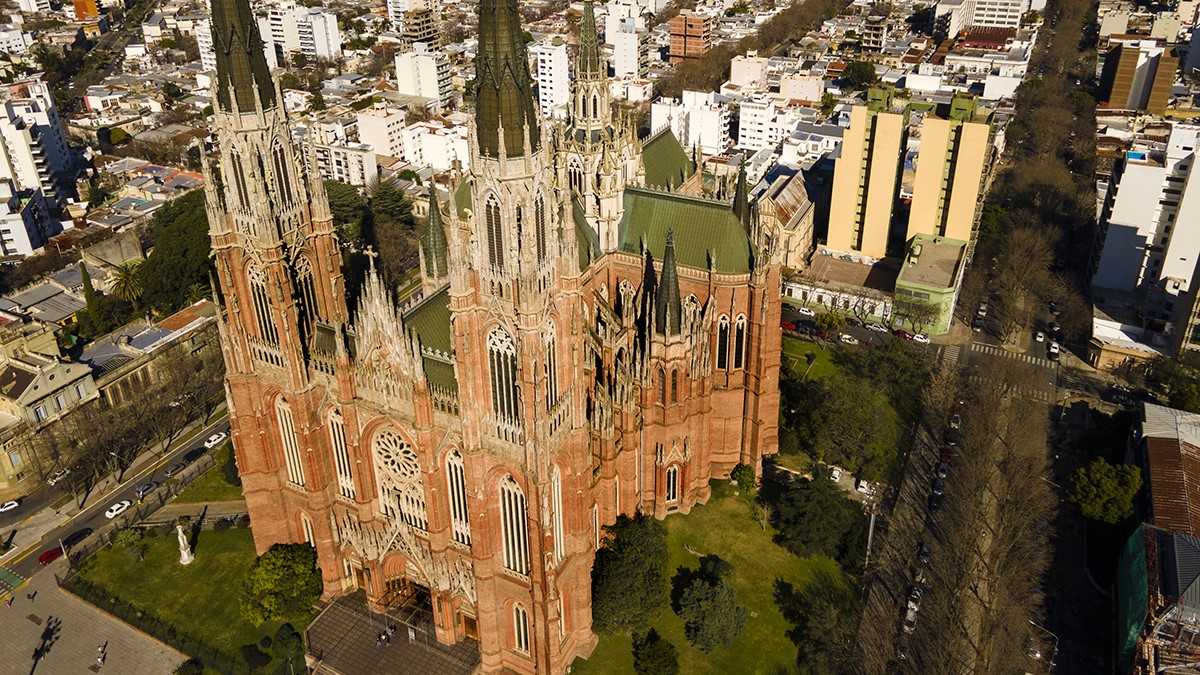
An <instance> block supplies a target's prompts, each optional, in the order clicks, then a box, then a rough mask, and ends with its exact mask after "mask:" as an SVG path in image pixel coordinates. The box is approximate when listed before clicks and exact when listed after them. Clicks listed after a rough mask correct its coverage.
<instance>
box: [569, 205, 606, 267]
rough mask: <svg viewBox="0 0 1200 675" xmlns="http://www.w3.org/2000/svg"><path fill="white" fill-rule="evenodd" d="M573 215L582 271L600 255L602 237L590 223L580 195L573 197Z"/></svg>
mask: <svg viewBox="0 0 1200 675" xmlns="http://www.w3.org/2000/svg"><path fill="white" fill-rule="evenodd" d="M571 217H572V218H573V219H574V221H575V245H576V247H577V248H578V249H579V271H581V272H582V271H583V270H586V269H587V268H588V265H590V264H591V262H592V261H593V260H595V259H596V258H598V257H599V256H600V237H599V236H598V235H597V234H596V231H595V230H593V229H592V226H591V224H590V223H588V221H587V214H586V213H584V210H583V204H581V203H579V198H578V197H571Z"/></svg>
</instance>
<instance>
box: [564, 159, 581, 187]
mask: <svg viewBox="0 0 1200 675" xmlns="http://www.w3.org/2000/svg"><path fill="white" fill-rule="evenodd" d="M567 183H568V185H570V187H571V191H572V192H574V193H575V194H577V195H581V194H583V169H582V168H580V166H579V162H577V161H575V160H571V166H570V168H568V169H567Z"/></svg>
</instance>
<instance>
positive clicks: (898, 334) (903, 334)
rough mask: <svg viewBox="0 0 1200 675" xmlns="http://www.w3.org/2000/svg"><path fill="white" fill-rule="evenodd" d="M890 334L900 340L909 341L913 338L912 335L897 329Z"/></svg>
mask: <svg viewBox="0 0 1200 675" xmlns="http://www.w3.org/2000/svg"><path fill="white" fill-rule="evenodd" d="M892 332H893V333H894V334H895V335H896V337H898V338H900V339H901V340H911V339H913V337H914V336H913V334H912V333H910V332H908V331H906V330H904V329H903V328H897V329H896V330H894V331H892Z"/></svg>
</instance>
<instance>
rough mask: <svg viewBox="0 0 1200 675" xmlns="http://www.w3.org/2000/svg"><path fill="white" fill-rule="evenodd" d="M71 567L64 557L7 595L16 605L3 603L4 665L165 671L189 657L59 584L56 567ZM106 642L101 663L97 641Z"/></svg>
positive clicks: (136, 674) (123, 674) (23, 669)
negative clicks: (100, 662) (98, 658)
mask: <svg viewBox="0 0 1200 675" xmlns="http://www.w3.org/2000/svg"><path fill="white" fill-rule="evenodd" d="M66 570H67V566H66V562H65V560H64V559H62V558H59V559H58V560H57V561H56V562H54V563H52V564H51V565H50V566H49V569H47V570H45V571H43V572H42V573H41V574H37V575H34V576H33V578H32V579H30V581H29V583H27V584H25V585H24V586H22V587H21V588H19V589H18V590H17V591H16V593H13V594H7V593H6V594H5V595H4V596H2V597H3V598H4V599H7V598H9V597H11V598H12V606H9V607H6V606H5V605H3V604H0V635H3V636H4V639H3V640H0V664H3V665H2V666H0V671H3V672H5V673H29V674H30V675H34V674H35V673H46V674H50V673H53V674H56V675H57V674H59V673H64V674H66V673H69V674H72V675H73V674H77V673H80V674H81V673H88V672H91V673H111V674H120V675H143V674H144V675H164V674H166V673H170V672H172V671H174V670H175V668H176V667H178V666H179V664H180V663H182V662H183V661H184V660H185V658H186V657H185V656H184V655H183V654H181V653H179V652H177V651H175V650H174V649H172V648H170V647H168V646H166V645H164V644H162V643H160V642H158V641H157V640H155V639H153V638H151V637H149V636H147V635H145V634H144V633H141V632H139V631H137V630H134V629H133V628H131V627H129V626H128V625H126V624H124V623H122V622H120V621H118V620H116V619H114V618H112V617H111V616H109V615H108V614H105V613H104V612H101V611H100V610H98V609H96V608H95V607H92V606H91V605H89V604H87V603H86V602H84V601H83V600H80V599H79V598H77V597H75V596H74V595H71V594H70V593H68V592H67V591H65V590H61V589H59V588H58V585H57V582H56V581H55V579H54V574H53V573H58V574H60V575H61V574H63V573H65V572H66ZM35 594H36V595H35ZM30 595H33V599H32V600H31V599H30V598H29V596H30ZM163 601H164V602H170V601H171V600H170V599H169V598H164V599H163ZM106 643H107V647H106V649H105V659H104V665H103V666H101V665H100V664H99V663H97V661H96V658H97V656H99V652H98V647H99V646H100V645H102V644H106ZM35 654H37V655H38V656H39V658H37V659H35V656H34V655H35Z"/></svg>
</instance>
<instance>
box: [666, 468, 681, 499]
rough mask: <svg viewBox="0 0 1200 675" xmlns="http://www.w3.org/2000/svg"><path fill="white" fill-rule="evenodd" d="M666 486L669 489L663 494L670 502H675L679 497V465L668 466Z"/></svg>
mask: <svg viewBox="0 0 1200 675" xmlns="http://www.w3.org/2000/svg"><path fill="white" fill-rule="evenodd" d="M666 487H667V489H666V492H665V494H664V495H663V496H664V497H666V499H667V501H668V502H673V501H675V500H676V499H679V467H677V466H669V467H667V485H666Z"/></svg>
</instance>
